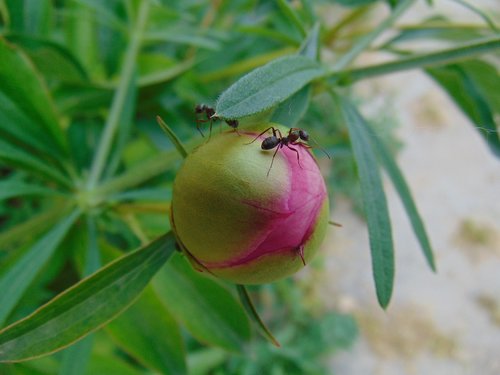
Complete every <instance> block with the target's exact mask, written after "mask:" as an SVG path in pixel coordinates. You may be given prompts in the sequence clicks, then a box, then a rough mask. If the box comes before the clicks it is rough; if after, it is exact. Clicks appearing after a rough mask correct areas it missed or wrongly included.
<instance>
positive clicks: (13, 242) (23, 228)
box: [0, 204, 67, 251]
mask: <svg viewBox="0 0 500 375" xmlns="http://www.w3.org/2000/svg"><path fill="white" fill-rule="evenodd" d="M66 213H67V207H65V205H64V204H55V205H54V207H52V208H50V209H47V210H45V211H43V212H41V213H40V214H36V215H33V216H32V217H30V218H29V219H28V220H26V221H24V222H23V223H21V224H18V225H16V226H15V227H12V228H10V229H8V230H5V231H3V232H1V233H0V251H6V250H11V249H12V248H15V247H16V246H19V245H20V244H24V243H27V242H28V241H30V240H31V239H33V238H37V236H39V235H40V234H41V233H42V232H44V231H45V230H46V229H48V227H50V226H51V225H54V224H56V222H57V221H58V220H59V219H60V218H62V217H63V216H64V215H65V214H66Z"/></svg>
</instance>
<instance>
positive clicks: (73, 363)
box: [58, 335, 94, 375]
mask: <svg viewBox="0 0 500 375" xmlns="http://www.w3.org/2000/svg"><path fill="white" fill-rule="evenodd" d="M93 344H94V337H93V335H90V336H87V337H85V338H84V339H83V340H80V341H78V342H77V343H76V344H74V345H72V346H70V347H69V348H67V349H66V350H65V351H64V355H63V357H62V359H61V367H60V368H59V373H58V374H59V375H84V374H85V373H86V372H87V367H88V364H89V360H90V353H91V352H92V346H93Z"/></svg>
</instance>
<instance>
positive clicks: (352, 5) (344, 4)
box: [334, 0, 378, 7]
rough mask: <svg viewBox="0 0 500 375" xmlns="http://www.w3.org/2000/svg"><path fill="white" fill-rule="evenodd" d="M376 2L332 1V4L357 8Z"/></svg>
mask: <svg viewBox="0 0 500 375" xmlns="http://www.w3.org/2000/svg"><path fill="white" fill-rule="evenodd" d="M377 1H378V0H334V2H336V3H339V4H341V5H343V6H346V7H359V6H361V5H366V4H371V3H375V2H377Z"/></svg>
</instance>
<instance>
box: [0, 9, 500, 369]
mask: <svg viewBox="0 0 500 375" xmlns="http://www.w3.org/2000/svg"><path fill="white" fill-rule="evenodd" d="M346 3H347V2H346V1H336V2H325V1H312V0H301V1H300V2H288V1H286V0H277V1H276V2H256V1H251V0H237V1H231V2H223V1H194V2H193V1H150V0H144V1H139V0H113V1H107V2H99V1H94V0H60V1H55V0H41V1H29V0H21V1H14V0H3V1H0V82H1V85H0V177H1V180H0V228H1V232H0V288H1V291H2V293H0V323H1V326H3V327H5V328H4V329H3V330H2V331H0V361H2V362H10V361H15V362H17V361H24V360H28V359H32V358H34V357H39V356H44V355H46V354H49V353H51V352H54V351H58V350H61V349H63V348H65V347H67V346H68V345H71V344H73V343H74V342H75V341H78V340H81V339H82V338H83V337H85V339H83V340H81V341H78V342H77V343H76V344H75V345H73V346H71V347H70V348H68V349H66V350H65V351H63V352H61V353H56V354H55V355H51V356H48V357H44V358H41V359H36V360H32V361H29V362H26V363H16V364H8V365H7V364H3V365H0V366H3V367H1V368H0V370H1V371H0V372H2V373H7V374H9V373H12V374H27V373H37V374H38V373H41V374H47V373H61V374H70V373H71V374H84V373H109V374H112V373H120V374H128V373H130V374H140V373H145V372H147V371H159V372H162V373H173V374H174V373H175V374H182V373H186V372H187V371H188V372H190V371H194V369H195V368H196V363H195V362H196V361H195V360H193V358H196V356H193V355H192V354H188V353H186V350H185V344H184V343H186V342H187V343H188V345H187V349H188V352H189V351H190V350H193V348H194V349H196V350H197V352H196V353H197V354H199V356H198V357H197V358H198V359H199V358H201V357H203V356H205V357H203V358H205V359H207V358H208V359H207V360H208V361H209V362H210V361H212V363H215V364H214V365H213V366H212V367H211V368H212V369H218V371H222V373H224V371H232V369H235V368H237V369H243V368H247V367H248V368H250V367H252V366H253V370H252V369H249V370H248V371H254V370H255V371H256V369H258V368H260V367H259V366H267V364H269V363H273V364H276V370H275V371H276V373H277V374H279V373H293V371H296V372H297V371H306V372H307V371H309V370H310V371H321V369H320V368H314V369H313V368H312V367H314V365H315V363H313V360H314V359H315V358H316V357H315V356H314V355H313V354H310V356H311V359H312V360H311V361H309V360H308V358H301V356H300V354H299V353H318V354H320V352H321V351H320V350H318V347H314V348H306V347H305V346H307V345H309V344H311V343H310V342H308V343H302V342H299V341H300V340H296V341H294V340H293V338H294V337H295V338H297V337H302V336H304V337H310V338H311V340H312V341H313V344H314V343H316V344H317V343H319V342H320V343H323V344H324V346H325V350H326V348H327V347H328V348H335V347H337V346H347V344H348V343H349V342H350V340H351V339H352V336H353V335H354V333H353V332H354V328H352V321H351V320H350V318H348V317H342V316H339V315H336V314H333V315H324V316H322V317H318V316H315V315H314V314H310V313H309V312H306V311H302V312H301V314H299V317H297V316H295V315H293V316H291V317H290V316H282V317H281V318H280V319H282V320H286V321H287V323H288V322H289V323H290V324H286V325H285V324H284V325H283V326H279V327H278V325H277V323H276V322H277V321H278V315H275V314H277V313H276V312H277V311H278V310H280V309H282V308H283V306H281V303H285V304H293V305H299V306H300V301H298V300H293V301H292V300H290V299H287V298H284V300H283V299H279V298H278V297H276V301H279V302H276V304H275V305H273V307H272V313H270V315H269V316H267V315H266V319H260V318H259V317H258V315H257V313H256V311H260V310H261V309H262V310H265V308H263V305H262V304H260V305H258V306H257V310H254V312H255V313H252V309H253V306H252V305H251V301H250V300H245V299H244V298H243V297H244V296H245V293H241V292H242V290H241V288H240V298H242V302H243V303H241V302H240V301H238V294H237V293H236V290H235V288H234V287H233V286H232V285H227V284H224V283H222V282H220V281H219V280H214V279H212V278H208V277H204V276H202V275H199V274H198V273H196V272H195V271H193V270H192V269H191V268H189V267H188V266H187V264H186V263H185V259H183V258H182V257H180V256H178V255H175V256H172V254H174V253H175V251H174V249H175V241H174V238H173V236H172V234H171V233H167V232H168V231H169V224H168V211H169V202H170V198H171V190H172V181H173V178H174V175H175V170H176V168H177V166H178V164H179V162H180V161H181V159H182V157H183V156H185V152H186V150H187V151H189V150H191V149H192V148H193V147H194V146H195V145H196V144H198V143H200V142H202V140H201V139H200V137H199V135H198V133H197V132H196V131H195V128H194V123H195V116H194V113H193V108H194V106H195V105H196V104H198V103H208V104H211V105H213V106H214V107H215V108H216V111H217V115H218V116H219V117H221V118H238V120H239V121H240V124H241V126H242V127H244V126H246V124H250V123H252V122H256V121H263V120H269V119H272V120H274V121H278V122H280V123H282V124H284V125H287V126H296V125H298V124H301V125H299V126H301V127H306V126H307V129H308V131H309V132H310V133H311V134H312V136H313V137H314V138H315V139H318V140H321V142H320V143H321V146H322V147H324V148H325V149H326V150H328V151H329V152H330V153H332V154H333V155H334V157H335V156H337V155H338V156H339V161H338V162H334V163H333V164H331V166H332V173H331V175H332V177H331V178H330V181H332V180H333V181H334V182H333V186H336V184H340V183H339V182H338V181H336V178H337V180H338V177H339V176H340V175H339V173H343V175H342V177H345V178H344V179H343V181H342V186H343V189H344V191H347V190H349V191H351V190H352V191H358V192H359V194H360V197H361V201H362V202H363V207H364V215H365V216H366V219H367V223H368V229H369V233H370V245H371V249H372V258H373V266H374V267H373V272H374V279H375V285H376V287H377V296H378V299H379V303H380V304H381V306H383V307H386V306H387V305H388V303H389V301H390V297H391V292H392V287H393V277H394V264H393V258H394V255H393V253H394V249H393V246H392V240H391V225H390V218H389V216H388V213H387V207H386V203H385V193H384V190H383V186H382V184H381V179H380V177H379V173H378V170H379V168H380V167H383V168H385V169H386V170H387V172H388V175H389V177H390V179H391V181H392V182H393V184H394V185H395V187H396V190H397V191H398V193H399V194H400V196H401V199H402V201H403V203H404V206H405V208H406V210H407V212H408V215H409V217H410V220H411V223H412V225H413V228H414V231H415V234H416V236H417V238H418V240H419V242H420V243H421V246H422V250H423V253H424V255H425V257H426V259H427V261H428V263H429V265H430V266H431V267H432V268H434V260H433V256H432V248H431V244H430V241H429V239H428V238H427V235H426V232H425V227H424V225H423V223H422V220H421V219H420V217H419V214H418V211H417V208H416V205H415V203H414V202H413V200H412V198H411V193H410V189H409V187H408V186H407V184H406V182H405V180H404V177H403V173H402V172H401V171H400V170H399V168H398V166H397V164H396V163H395V161H394V159H393V156H392V153H391V152H390V151H389V149H390V147H388V146H387V140H386V139H378V138H377V137H375V136H374V134H373V132H372V129H371V126H370V125H369V123H368V122H367V121H366V120H365V119H364V118H363V116H362V114H361V113H360V111H359V110H358V109H357V108H356V106H355V104H354V103H356V100H355V99H354V98H353V95H352V90H350V88H351V87H352V86H353V85H354V84H355V83H356V82H358V81H360V80H363V79H368V78H371V77H375V76H381V75H384V74H390V73H392V72H396V71H401V70H407V69H425V72H426V73H427V74H429V75H430V76H431V77H432V78H433V79H434V80H435V81H436V82H437V83H438V84H439V85H440V86H442V87H443V88H444V90H445V91H446V92H447V93H448V94H449V95H450V97H451V98H452V99H453V101H454V102H455V103H456V104H457V106H459V107H460V108H461V109H462V110H463V112H464V113H465V114H466V116H467V117H468V118H469V119H470V120H471V122H472V123H473V125H474V126H475V127H476V128H477V129H478V130H479V131H480V132H481V134H483V135H484V139H485V142H487V144H488V146H489V147H490V149H491V150H492V151H493V153H494V154H496V155H497V156H498V155H500V140H499V136H498V125H497V121H498V115H499V113H500V101H499V100H498V99H499V97H498V89H497V88H498V82H497V81H498V69H497V67H496V66H495V65H494V63H495V61H496V60H495V56H493V55H491V52H493V51H495V50H498V48H499V47H500V35H499V34H498V31H497V27H496V25H495V23H494V22H493V21H492V20H491V19H490V18H489V17H487V16H486V14H485V13H484V12H481V11H480V10H478V9H476V8H474V7H473V6H470V5H469V8H471V10H472V11H474V12H475V13H476V14H479V15H480V16H481V20H482V21H484V23H477V24H473V25H462V24H460V23H455V22H453V21H450V20H448V19H446V18H445V17H444V16H441V15H437V14H436V15H435V16H434V17H431V18H429V19H428V20H426V21H425V22H423V23H421V24H416V25H398V24H397V20H398V18H399V17H400V16H401V15H402V14H404V12H406V11H408V9H411V6H412V5H413V3H414V1H412V0H401V1H386V2H383V1H379V2H376V1H357V2H349V5H350V6H349V7H344V5H345V4H346ZM343 4H344V5H343ZM374 9H385V11H386V12H387V16H386V18H385V19H384V20H383V21H382V22H380V23H378V24H375V23H374V22H373V20H372V19H370V17H369V16H370V14H371V12H372V10H374ZM329 12H332V14H334V15H336V17H334V20H333V21H332V20H331V19H326V18H327V17H322V15H323V14H328V13H329ZM338 14H340V15H339V16H338V17H337V15H338ZM323 18H325V19H323ZM367 26H368V27H369V31H368V32H367V31H366V30H367ZM389 29H392V30H393V34H392V35H393V36H392V37H391V38H390V39H388V40H383V41H381V40H380V39H381V38H380V37H381V35H382V34H383V33H384V32H385V31H387V30H389ZM353 30H359V31H360V33H357V32H353ZM361 34H362V35H361ZM360 35H361V36H360ZM429 39H433V40H440V41H441V42H442V45H441V46H440V47H439V48H437V49H435V50H430V51H429V50H426V51H423V52H422V51H418V50H417V47H416V46H415V44H414V43H413V42H414V41H417V42H418V41H422V40H429ZM369 48H371V49H372V50H375V51H384V52H385V53H387V52H389V53H392V55H393V60H391V61H389V62H386V63H382V64H375V65H369V66H356V67H354V65H353V62H354V61H355V60H356V58H357V57H358V56H359V55H361V54H362V53H363V52H365V51H366V50H367V49H369ZM488 53H490V54H489V55H488V56H486V57H485V54H488ZM328 55H329V56H333V59H331V58H328V59H327V58H325V56H328ZM465 60H467V61H465ZM216 98H218V100H217V101H216ZM157 115H159V116H161V118H163V119H164V120H165V122H164V123H163V124H162V125H163V129H165V130H166V131H167V134H168V135H169V137H170V139H171V140H173V142H170V141H169V139H168V138H167V137H165V136H164V135H163V134H162V130H161V128H160V127H158V126H157V125H156V116H157ZM166 124H168V125H166ZM221 126H224V125H221ZM216 129H217V127H215V129H214V131H217V130H216ZM179 151H181V152H179ZM339 171H340V172H339ZM138 247H140V250H138V251H135V252H131V250H132V249H135V248H138ZM167 261H168V262H167ZM150 280H152V282H151V283H150ZM287 282H289V281H287ZM269 288H274V287H271V286H270V287H269ZM144 289H145V292H144V293H142V294H141V292H142V291H143V290H144ZM263 289H266V287H264V288H263ZM288 289H289V290H293V287H288ZM263 293H264V292H263ZM273 293H274V292H273ZM280 293H281V292H276V295H280ZM254 294H255V293H253V294H252V295H254ZM281 294H282V293H281ZM255 296H256V298H257V300H258V301H261V299H262V298H263V297H262V296H261V295H260V294H255ZM134 301H136V302H135V303H134ZM131 305H132V307H131V308H130V309H128V310H126V309H127V307H129V306H131ZM41 306H43V307H41ZM40 307H41V308H40ZM289 308H291V307H289ZM125 310H126V312H125V313H123V315H120V317H119V318H117V319H116V320H114V321H113V322H112V323H111V324H109V325H107V326H106V328H105V329H104V330H99V331H98V332H95V331H96V330H98V328H100V327H102V326H104V325H105V324H106V323H107V322H109V321H111V320H112V319H113V318H115V317H116V316H118V315H119V314H120V313H121V312H123V311H125ZM285 311H286V310H285ZM246 312H250V314H249V315H248V316H249V317H250V319H249V318H248V317H247V315H246ZM30 314H31V315H30ZM148 314H150V315H148ZM26 316H27V318H25V319H23V318H24V317H26ZM138 317H147V319H145V320H144V321H141V322H140V324H139V323H138V324H133V323H131V322H137V321H138V320H140V318H138ZM304 317H307V319H306V318H304ZM250 320H251V321H252V322H253V323H254V324H255V325H256V326H257V327H258V328H259V329H260V331H261V332H264V335H265V336H267V337H268V338H270V339H271V337H272V335H273V334H274V335H275V336H276V338H277V339H278V341H280V343H281V345H282V346H283V347H282V349H270V348H269V347H268V344H267V343H262V342H252V344H251V345H250V347H252V348H253V349H251V350H254V351H255V353H257V354H256V357H257V358H258V360H257V361H256V362H255V363H249V362H248V361H247V358H246V357H245V355H248V353H249V352H248V350H249V349H248V348H249V344H248V343H249V341H250V333H251V332H250V328H251V327H250ZM263 321H266V322H270V329H268V328H266V327H265V326H264V323H263ZM159 322H161V324H160V323H159ZM280 324H281V323H280ZM329 324H334V325H335V327H344V328H345V329H347V330H348V332H347V333H346V334H345V336H343V334H340V335H339V336H337V335H336V334H334V333H335V329H333V333H332V335H331V336H328V337H326V336H323V334H324V332H325V331H330V329H329V328H325V327H326V326H328V325H329ZM274 329H276V331H275V332H274ZM92 332H95V333H93V334H90V333H92ZM270 332H272V334H271V333H270ZM188 333H189V334H188ZM167 336H168V337H167ZM193 338H195V339H193ZM193 340H196V341H193ZM322 340H324V341H322ZM343 340H345V341H343ZM200 343H203V344H204V345H209V346H213V347H212V348H208V349H207V348H204V347H203V348H202V347H201V344H200ZM313 344H311V345H313ZM154 346H161V347H162V348H163V349H164V351H163V352H154V351H153V350H152V347H154ZM219 348H223V349H224V350H223V351H220V350H222V349H219ZM225 350H233V351H236V352H239V355H240V356H239V357H238V356H236V357H231V358H229V356H230V355H229V354H228V353H227V352H226V351H225ZM206 353H208V355H207V354H206ZM186 357H187V358H188V367H186ZM228 366H229V367H228ZM231 366H233V367H231ZM290 366H291V367H290ZM311 366H312V367H311ZM215 371H217V370H215ZM193 373H194V372H193ZM297 373H300V372H297Z"/></svg>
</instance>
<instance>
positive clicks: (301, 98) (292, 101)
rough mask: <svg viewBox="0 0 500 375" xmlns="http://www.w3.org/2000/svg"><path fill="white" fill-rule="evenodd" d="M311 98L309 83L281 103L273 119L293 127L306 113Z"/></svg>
mask: <svg viewBox="0 0 500 375" xmlns="http://www.w3.org/2000/svg"><path fill="white" fill-rule="evenodd" d="M310 100H311V86H310V85H307V86H305V87H302V88H301V89H300V91H298V92H296V93H295V94H293V95H292V96H291V97H289V98H288V99H287V100H285V101H284V102H283V103H281V104H280V105H279V106H278V108H276V110H275V111H274V113H273V116H272V117H271V121H272V122H276V123H278V124H281V125H285V126H288V127H290V128H293V127H294V126H295V125H297V123H298V122H299V121H300V119H301V118H302V116H304V114H305V113H306V111H307V108H308V107H309V102H310Z"/></svg>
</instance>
